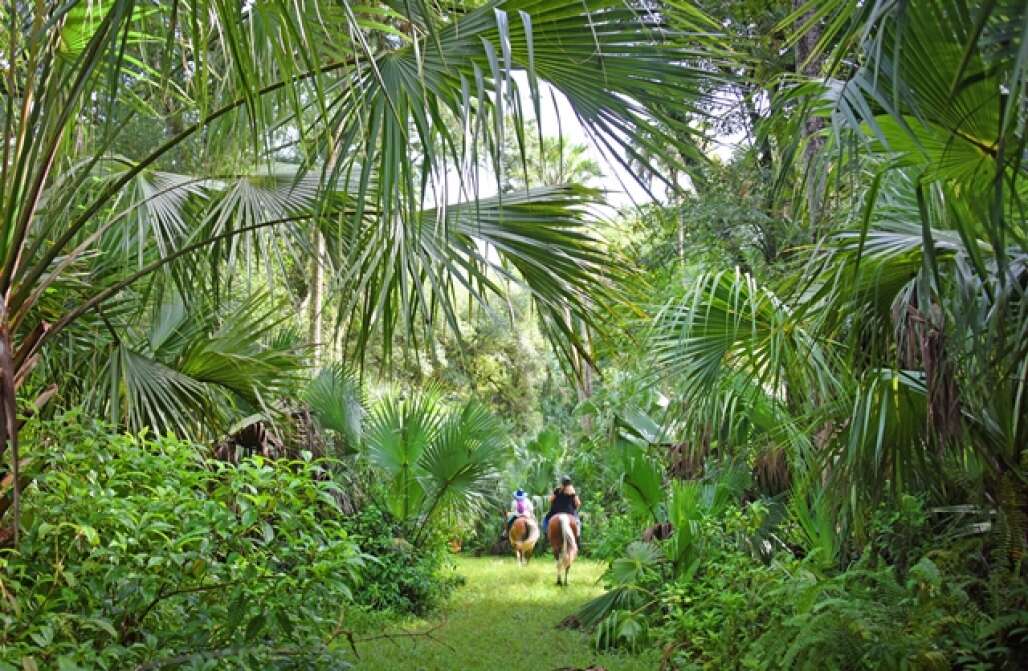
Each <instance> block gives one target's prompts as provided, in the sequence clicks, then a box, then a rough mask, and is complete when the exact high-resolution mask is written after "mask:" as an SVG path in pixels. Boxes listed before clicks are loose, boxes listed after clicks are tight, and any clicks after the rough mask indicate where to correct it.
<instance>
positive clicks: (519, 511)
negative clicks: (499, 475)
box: [507, 489, 535, 533]
mask: <svg viewBox="0 0 1028 671" xmlns="http://www.w3.org/2000/svg"><path fill="white" fill-rule="evenodd" d="M519 517H533V518H534V517H535V511H534V510H533V509H532V500H531V499H529V498H528V494H525V490H523V489H519V490H518V491H516V492H514V499H513V500H512V501H511V502H510V511H509V512H508V513H507V533H510V526H511V525H512V524H514V520H516V519H517V518H519Z"/></svg>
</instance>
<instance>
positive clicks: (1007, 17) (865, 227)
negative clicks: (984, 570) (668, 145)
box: [656, 0, 1028, 555]
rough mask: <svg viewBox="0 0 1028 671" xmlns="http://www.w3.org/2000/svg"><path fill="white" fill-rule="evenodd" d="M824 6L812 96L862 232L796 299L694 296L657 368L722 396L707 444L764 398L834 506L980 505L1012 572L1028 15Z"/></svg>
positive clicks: (713, 289) (740, 293)
mask: <svg viewBox="0 0 1028 671" xmlns="http://www.w3.org/2000/svg"><path fill="white" fill-rule="evenodd" d="M815 5H817V7H816V8H817V9H818V11H819V12H820V14H818V15H817V18H816V20H822V19H824V20H825V21H827V23H828V24H829V26H830V27H831V29H832V30H831V31H829V32H827V33H825V35H826V37H825V38H824V40H823V43H822V44H821V45H820V47H821V48H822V49H823V48H824V46H825V45H827V44H838V45H839V47H838V51H837V52H836V54H835V57H834V58H833V59H830V62H831V63H832V68H833V74H834V75H837V76H838V77H839V79H829V80H828V81H826V82H823V83H821V84H819V85H818V86H817V87H815V88H816V90H817V94H818V95H819V96H820V98H821V103H819V105H818V106H817V108H816V109H817V110H818V111H819V112H825V113H827V114H830V116H831V120H832V121H833V123H834V126H835V134H834V137H835V138H838V139H839V140H841V141H842V142H841V143H839V144H836V145H835V146H834V147H833V149H834V150H836V151H835V152H834V156H835V159H834V161H833V163H832V165H831V166H830V167H831V171H832V175H831V176H830V178H831V179H837V178H838V179H837V183H838V184H839V185H840V190H843V191H844V192H845V195H846V196H848V197H849V198H851V199H852V202H855V203H856V205H855V206H854V207H853V209H852V210H851V213H850V214H851V216H850V220H851V221H852V222H853V224H852V225H850V226H848V227H844V228H843V229H842V230H840V231H838V232H837V233H836V234H835V235H833V236H832V237H831V238H830V239H829V240H828V241H827V242H826V243H825V244H824V245H823V246H822V247H820V248H819V249H817V250H815V252H814V253H813V254H810V255H807V260H808V261H809V262H808V263H807V265H806V269H805V272H804V273H803V277H802V280H801V281H800V282H787V283H783V285H784V286H777V287H761V286H759V285H755V284H754V283H753V282H752V281H750V280H748V279H745V278H743V277H742V276H738V275H737V276H735V277H732V276H730V275H721V276H720V277H721V278H722V279H721V280H719V281H717V282H715V281H713V280H703V281H701V282H700V283H698V285H697V288H696V291H695V293H694V298H693V299H692V300H691V301H690V302H688V303H685V304H680V305H678V306H676V307H675V308H674V309H673V310H671V311H668V312H666V313H664V314H662V315H661V317H660V319H659V320H658V323H657V327H656V333H657V335H656V337H657V346H658V348H659V351H660V352H661V353H662V354H661V357H662V361H664V362H665V363H666V364H667V365H671V366H675V367H676V368H675V370H677V371H681V374H682V375H681V381H682V385H683V389H684V391H685V393H686V395H687V397H688V398H692V399H703V398H704V391H706V390H709V389H710V388H713V389H714V390H715V393H713V394H711V395H710V396H711V397H713V400H712V401H711V402H709V403H704V401H703V400H700V401H699V403H698V404H695V405H689V406H688V407H687V408H686V410H685V412H686V413H687V414H688V415H689V416H690V417H691V418H692V419H693V423H692V426H693V430H695V431H699V430H700V428H701V426H702V422H705V421H710V420H711V418H714V419H716V421H717V422H718V423H719V424H725V425H742V424H741V423H742V422H743V420H748V419H749V416H750V415H752V414H753V412H754V410H755V408H757V407H758V406H757V405H755V404H754V402H753V401H754V400H756V399H763V400H761V401H760V403H761V404H762V405H765V406H766V405H767V404H768V403H770V404H771V406H770V407H772V408H775V414H776V415H778V416H779V417H780V418H781V419H780V424H781V425H782V426H784V427H787V433H786V435H782V436H780V437H779V438H778V440H779V441H780V442H782V441H785V442H787V444H791V445H794V446H795V447H797V448H802V449H797V451H796V452H795V453H794V454H796V456H797V458H796V461H795V462H794V465H796V466H797V467H799V468H812V469H814V470H813V472H814V473H816V474H822V475H823V476H824V477H826V478H828V480H829V482H831V483H833V484H834V485H835V486H834V487H833V491H834V492H835V493H836V494H837V495H838V497H837V499H836V500H837V502H845V505H849V506H852V505H854V504H856V505H857V507H858V508H859V509H860V510H864V509H866V508H865V506H866V505H869V504H871V505H873V503H874V502H875V501H876V500H877V499H878V498H879V497H880V496H881V495H882V494H883V493H886V492H889V491H893V492H895V491H916V492H919V493H924V494H925V495H927V496H930V497H933V498H935V499H936V500H939V499H941V500H946V499H952V498H953V497H956V498H958V499H959V498H961V497H966V496H975V493H974V491H973V490H974V489H978V490H979V491H980V492H983V493H982V495H981V496H982V499H983V500H982V502H983V503H985V504H987V505H988V506H989V507H991V508H994V509H997V510H998V511H999V516H1000V518H1001V519H1002V520H1003V521H1002V524H1001V526H1005V528H1006V529H1007V539H1008V540H1009V541H1010V544H1009V547H1011V548H1012V549H1013V550H1014V554H1015V555H1016V553H1017V552H1020V551H1021V548H1023V547H1024V545H1025V542H1026V541H1025V539H1026V532H1028V525H1026V524H1025V519H1026V517H1025V511H1024V509H1023V501H1024V500H1025V496H1024V493H1025V492H1026V491H1028V489H1026V488H1028V474H1026V471H1025V468H1024V464H1025V454H1026V453H1025V451H1024V446H1025V445H1026V444H1028V441H1026V437H1028V434H1025V427H1026V426H1028V414H1026V413H1028V403H1026V401H1028V397H1026V394H1028V385H1026V380H1028V364H1026V356H1025V355H1026V353H1028V340H1026V337H1025V335H1026V334H1028V302H1026V300H1025V295H1024V281H1025V278H1026V277H1028V266H1026V260H1028V237H1026V233H1028V230H1026V225H1025V217H1024V214H1023V209H1022V202H1023V197H1024V195H1025V193H1026V189H1028V180H1026V179H1025V178H1026V176H1028V175H1026V171H1025V162H1024V143H1025V138H1026V137H1028V127H1026V119H1025V118H1024V115H1023V114H1021V113H1019V112H1015V111H1014V110H1019V109H1021V108H1022V107H1023V101H1024V95H1025V83H1026V70H1025V62H1026V61H1025V58H1024V54H1025V53H1026V52H1025V49H1028V44H1026V42H1025V39H1024V37H1023V33H1024V30H1023V29H1024V27H1025V26H1026V25H1028V8H1026V7H1025V5H1024V3H1017V2H996V3H982V4H979V3H973V2H967V1H964V0H946V1H944V2H930V1H927V0H924V1H914V2H907V3H891V2H868V3H850V2H831V3H808V4H807V5H806V6H804V7H802V8H800V10H798V11H799V12H802V11H807V10H809V9H810V8H812V7H814V6H815ZM826 17H828V18H826ZM829 35H830V36H829ZM854 59H856V62H857V63H858V64H859V67H856V68H854V67H853V63H854ZM826 105H827V106H826ZM842 176H846V177H848V178H850V179H849V180H848V181H844V180H842V179H841V177H842ZM720 390H728V392H722V391H720ZM738 390H741V391H742V394H741V395H740V393H739V391H738ZM711 406H717V407H719V408H721V410H719V411H718V412H708V411H711V410H712V407H711ZM804 435H809V436H810V439H809V444H808V445H804V443H805V442H807V441H805V440H803V436H804ZM751 439H752V433H747V432H744V433H741V434H740V433H736V434H734V440H735V441H737V443H736V445H738V443H739V442H745V441H748V440H751ZM722 446H723V447H724V446H726V445H725V443H722ZM804 455H806V456H804ZM942 473H949V474H958V475H957V477H955V478H952V479H950V478H947V477H940V474H942ZM979 473H982V474H984V475H978V474H979ZM966 482H977V483H978V487H977V488H974V487H973V488H971V491H967V490H965V489H963V486H964V485H962V484H961V483H966ZM884 484H887V485H888V487H885V486H883V485H884ZM853 519H854V520H855V521H857V522H859V520H860V519H861V514H860V513H859V512H857V514H856V515H854V518H853Z"/></svg>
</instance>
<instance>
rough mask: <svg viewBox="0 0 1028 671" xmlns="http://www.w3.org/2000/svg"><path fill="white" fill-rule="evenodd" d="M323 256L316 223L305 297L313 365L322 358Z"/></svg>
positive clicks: (322, 239) (319, 233) (321, 238)
mask: <svg viewBox="0 0 1028 671" xmlns="http://www.w3.org/2000/svg"><path fill="white" fill-rule="evenodd" d="M324 256H325V236H323V235H322V234H321V230H320V229H319V228H318V226H317V224H315V225H314V258H312V259H311V285H310V290H309V291H308V297H307V312H308V317H309V324H310V338H309V340H310V345H311V359H312V361H313V363H314V365H315V366H317V365H318V363H319V362H320V361H321V359H322V356H321V355H322V351H321V349H322V342H321V321H322V320H321V302H322V300H321V285H322V284H324V281H325V271H324V268H323V266H322V260H323V259H324Z"/></svg>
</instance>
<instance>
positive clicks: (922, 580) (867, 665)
mask: <svg viewBox="0 0 1028 671" xmlns="http://www.w3.org/2000/svg"><path fill="white" fill-rule="evenodd" d="M762 510H763V506H762V504H759V503H751V504H748V505H744V506H742V507H741V508H740V507H734V506H733V507H731V508H729V509H728V510H726V511H723V512H722V513H721V514H719V515H717V516H706V517H703V518H701V519H699V520H697V521H696V524H695V525H694V527H693V529H692V531H691V538H692V539H693V540H692V543H694V544H696V546H697V547H702V548H703V551H702V553H701V554H700V556H699V559H698V561H697V562H696V563H693V564H690V565H688V566H687V567H685V568H684V569H680V570H678V572H676V568H675V564H674V562H672V561H670V560H669V559H668V556H667V553H671V552H673V551H674V547H673V543H672V541H670V540H669V541H665V542H663V543H652V544H646V543H640V542H633V543H630V544H629V545H628V546H627V548H626V549H625V550H624V551H623V553H622V555H621V556H620V557H619V558H617V559H616V560H614V561H613V562H612V564H611V568H610V570H609V571H608V573H607V583H608V587H609V590H608V592H607V593H606V594H605V595H604V596H602V597H599V598H598V599H596V600H594V601H593V602H590V604H588V605H587V606H586V607H585V608H584V609H583V610H582V611H581V612H580V613H579V617H580V619H581V620H582V622H583V623H584V624H586V626H588V627H592V628H593V629H594V640H595V642H596V645H597V647H600V648H626V649H633V648H638V647H639V646H640V645H651V644H656V645H659V646H660V647H661V648H662V649H663V651H664V660H665V661H664V667H665V668H666V669H682V670H684V669H689V670H694V669H776V670H777V669H781V670H783V671H784V670H785V669H838V670H841V671H850V670H853V671H857V670H867V671H870V670H872V669H874V670H877V669H887V670H892V669H895V670H897V671H898V670H907V669H912V670H916V669H925V670H929V669H951V668H961V669H996V670H1003V671H1006V670H1013V669H1019V668H1022V667H1021V666H1020V664H1021V660H1023V659H1026V658H1028V587H1026V585H1025V581H1024V579H1023V577H1021V576H1020V573H1019V572H1020V568H1019V567H1017V566H1013V567H1010V566H1008V567H998V566H993V567H992V568H991V570H990V569H986V570H985V571H984V572H982V566H983V564H982V562H981V561H980V560H979V559H978V558H977V557H980V555H981V553H982V546H983V544H984V543H985V539H982V538H977V539H972V538H966V537H963V538H954V537H952V536H946V535H945V534H940V535H938V536H934V535H933V534H934V533H935V532H934V531H929V528H930V527H929V526H928V523H927V518H926V516H925V515H923V514H922V513H921V512H919V511H921V510H923V509H922V508H921V507H920V504H919V503H918V502H917V501H915V500H911V501H906V502H904V504H903V505H902V506H901V507H900V508H899V509H898V511H897V512H896V513H895V514H894V513H892V512H889V511H883V512H882V514H879V515H875V516H874V517H873V519H872V520H870V521H871V528H872V529H874V535H873V539H874V541H875V542H872V543H870V544H868V545H867V546H866V547H865V548H864V551H863V553H862V554H861V555H860V556H859V558H858V559H857V560H856V561H855V562H854V563H852V564H851V565H849V566H848V567H847V568H846V569H845V570H840V569H839V568H838V567H834V568H831V567H829V568H826V564H825V562H824V558H823V557H821V556H820V555H819V553H812V552H806V553H800V554H803V555H805V556H803V557H802V558H800V557H798V556H797V555H796V554H795V553H794V552H793V551H791V549H790V548H789V546H787V545H785V544H783V543H780V542H779V543H778V544H777V545H775V546H768V545H760V544H758V543H754V542H753V538H754V536H755V530H757V531H760V533H759V534H756V537H761V538H764V537H766V538H772V539H777V537H778V534H777V533H776V534H772V535H770V536H765V535H764V532H763V530H759V529H757V527H758V524H757V523H758V522H759V520H760V519H761V518H762V517H763V514H764V513H763V512H762ZM796 531H797V530H796V529H792V528H790V525H789V524H785V525H784V526H783V527H781V528H779V529H778V530H777V532H780V534H781V535H782V537H785V538H791V537H798V534H797V533H796ZM933 538H934V542H932V539H933ZM947 539H948V540H947ZM768 547H772V548H773V549H772V550H770V551H769V550H768ZM976 547H977V551H976V550H975V548H976ZM758 548H759V549H760V551H757V549H758Z"/></svg>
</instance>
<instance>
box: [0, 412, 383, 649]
mask: <svg viewBox="0 0 1028 671" xmlns="http://www.w3.org/2000/svg"><path fill="white" fill-rule="evenodd" d="M55 446H56V449H54V448H55ZM27 448H28V449H27V450H26V451H27V456H28V457H29V458H31V459H32V467H33V468H35V469H39V471H40V473H41V475H40V476H39V478H38V479H37V481H36V485H35V487H34V488H33V489H32V490H31V492H29V493H28V494H27V496H26V500H25V510H24V515H25V517H24V523H25V533H24V537H23V539H22V542H21V543H20V544H19V546H18V548H17V549H5V550H3V551H2V554H0V562H2V565H3V576H4V578H3V586H4V593H5V594H6V595H7V598H5V599H4V600H3V602H2V606H0V608H2V611H0V616H2V620H3V628H2V633H0V659H2V660H5V662H4V665H5V668H22V667H24V668H40V669H43V668H61V669H74V668H83V669H87V668H105V669H125V668H131V667H132V666H133V665H136V664H143V663H146V662H157V661H164V660H171V659H175V658H177V657H179V656H182V660H181V661H180V662H179V664H180V665H181V664H187V663H188V664H187V665H193V666H195V667H196V668H204V665H205V663H206V662H205V660H215V659H217V660H221V661H220V662H219V663H220V664H223V665H225V664H231V666H232V668H252V667H253V666H255V665H258V666H263V668H311V669H315V668H329V667H331V666H332V665H337V664H338V663H337V662H336V661H333V660H337V659H339V658H340V656H341V655H343V654H344V652H345V651H341V649H340V648H341V646H340V645H339V644H338V643H339V641H334V640H333V639H334V638H336V637H337V636H338V631H337V627H338V626H339V625H340V622H341V616H342V613H343V611H344V609H345V608H346V607H347V604H350V603H352V602H353V600H354V594H355V593H357V592H358V590H359V589H363V588H362V587H360V586H361V584H362V574H363V572H364V569H365V565H366V564H367V563H368V562H374V561H375V559H374V558H373V557H365V556H364V555H363V554H362V553H361V551H360V548H359V547H358V543H357V541H356V540H355V539H354V538H351V536H350V534H349V533H348V532H347V530H346V529H345V527H344V520H343V518H342V515H341V514H340V512H339V510H338V507H337V504H336V499H335V497H334V496H333V493H334V489H335V487H336V485H334V483H332V481H331V480H327V479H325V478H324V477H323V473H324V472H323V468H324V466H325V464H322V463H319V462H314V461H297V462H293V461H278V462H269V461H265V460H262V459H260V458H256V459H254V460H252V461H244V462H242V463H240V464H239V465H228V464H224V463H222V462H217V461H210V460H207V459H205V458H204V457H203V456H202V454H203V450H202V448H199V447H198V446H197V445H194V444H191V443H188V442H182V441H178V440H173V439H169V438H162V439H157V440H148V439H145V438H143V437H133V436H122V435H117V434H115V433H113V432H111V430H110V427H107V426H104V425H101V424H94V423H92V422H91V421H90V420H88V419H86V418H85V417H82V416H81V415H71V416H67V417H65V418H63V419H62V420H60V421H58V422H54V423H48V424H43V425H38V426H37V427H36V428H35V429H34V430H33V432H32V434H31V438H30V442H28V441H27ZM33 660H34V662H33ZM33 664H34V665H35V666H32V665H33ZM326 665H327V666H326Z"/></svg>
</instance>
